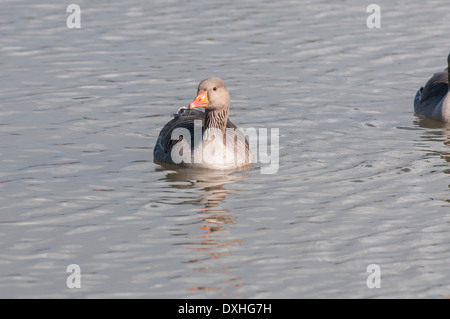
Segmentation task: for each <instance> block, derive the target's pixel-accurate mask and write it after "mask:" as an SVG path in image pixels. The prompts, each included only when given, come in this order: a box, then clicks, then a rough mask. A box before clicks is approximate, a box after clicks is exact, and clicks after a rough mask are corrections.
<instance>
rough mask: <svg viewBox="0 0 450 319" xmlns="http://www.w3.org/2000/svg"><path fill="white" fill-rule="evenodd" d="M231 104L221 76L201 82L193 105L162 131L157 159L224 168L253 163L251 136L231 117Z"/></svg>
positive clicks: (177, 114)
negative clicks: (202, 109)
mask: <svg viewBox="0 0 450 319" xmlns="http://www.w3.org/2000/svg"><path fill="white" fill-rule="evenodd" d="M229 107H230V95H229V93H228V90H227V88H226V86H225V83H224V82H223V81H222V80H221V79H219V78H208V79H205V80H203V81H201V82H200V84H199V86H198V90H197V97H196V98H195V99H194V101H192V103H190V104H189V108H186V107H184V108H180V109H179V110H178V112H177V113H176V114H174V119H173V120H171V121H169V122H168V123H167V124H166V125H165V126H164V127H163V129H162V130H161V132H160V133H159V136H158V139H157V141H156V145H155V148H154V151H153V159H154V162H155V163H157V164H163V165H169V166H176V167H189V168H202V169H203V168H208V169H220V170H228V169H239V168H247V167H250V166H252V163H253V155H252V153H251V150H250V147H249V144H248V141H247V139H246V138H245V136H244V135H243V133H242V132H241V131H240V130H238V129H237V127H236V126H235V125H234V124H233V123H231V121H230V120H228V111H229ZM199 108H204V109H205V112H202V111H200V110H198V109H199Z"/></svg>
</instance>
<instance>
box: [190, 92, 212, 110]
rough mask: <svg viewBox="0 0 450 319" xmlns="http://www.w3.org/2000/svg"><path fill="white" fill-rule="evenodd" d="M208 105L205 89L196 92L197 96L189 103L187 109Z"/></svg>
mask: <svg viewBox="0 0 450 319" xmlns="http://www.w3.org/2000/svg"><path fill="white" fill-rule="evenodd" d="M208 105H209V101H208V93H207V92H206V91H202V92H198V94H197V97H196V98H195V99H194V101H192V103H191V104H189V109H197V108H200V107H207V106H208Z"/></svg>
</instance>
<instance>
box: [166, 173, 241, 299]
mask: <svg viewBox="0 0 450 319" xmlns="http://www.w3.org/2000/svg"><path fill="white" fill-rule="evenodd" d="M249 176H250V174H248V173H246V172H245V171H238V170H232V171H213V170H200V169H178V170H175V171H173V170H169V171H167V173H166V175H165V180H166V182H167V184H168V185H170V187H173V188H174V189H176V190H184V191H186V190H187V191H189V192H190V193H191V194H194V198H189V199H186V200H183V201H182V202H177V203H176V205H194V206H196V207H198V214H199V217H198V218H199V219H200V224H199V229H200V230H201V235H200V236H199V235H198V232H196V233H195V234H194V235H192V234H188V235H187V237H189V238H190V239H191V241H190V242H189V244H187V245H185V248H186V249H190V250H195V251H196V252H199V253H200V257H198V256H197V257H195V258H189V259H188V260H187V261H186V263H192V264H194V265H195V267H194V270H195V271H200V272H208V273H214V272H223V271H226V270H227V267H219V268H214V267H212V266H211V265H210V264H209V263H208V260H215V259H218V258H220V257H222V256H226V255H229V254H231V252H232V249H231V247H233V246H235V245H237V244H240V243H241V242H242V240H241V239H239V238H230V236H227V237H226V238H222V237H221V236H220V234H219V232H220V231H223V230H226V229H227V225H234V224H236V215H235V214H234V213H233V212H231V211H230V210H229V209H227V208H223V207H221V204H222V203H223V202H224V201H225V200H226V198H227V195H228V194H229V193H230V192H233V194H234V195H235V196H236V195H237V193H236V192H237V191H236V190H232V185H233V184H235V183H242V182H244V179H245V178H248V177H249ZM178 192H179V191H178ZM192 239H194V241H193V242H192ZM200 262H201V263H202V265H201V266H200V267H199V266H198V265H197V264H199V263H200ZM205 262H206V264H205ZM236 280H238V278H233V281H236ZM219 289H221V287H213V286H200V285H195V286H194V287H190V288H189V289H188V290H190V291H196V290H199V291H204V290H219Z"/></svg>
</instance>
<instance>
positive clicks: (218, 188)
mask: <svg viewBox="0 0 450 319" xmlns="http://www.w3.org/2000/svg"><path fill="white" fill-rule="evenodd" d="M248 176H249V174H248V173H242V171H237V170H231V171H213V170H201V169H186V168H184V169H179V170H176V171H167V173H166V176H165V180H166V181H167V182H168V184H169V185H170V187H172V188H175V189H181V190H191V191H190V192H189V193H190V195H192V194H195V196H194V198H192V196H190V197H189V198H186V199H183V200H182V201H180V202H178V203H177V205H187V204H191V205H196V206H199V207H200V211H201V212H202V213H204V214H211V213H222V214H223V213H229V210H228V209H222V208H220V204H221V203H222V202H223V201H224V200H225V199H226V197H227V195H228V193H229V190H228V189H227V187H226V185H231V184H233V183H237V182H238V181H240V180H242V179H244V178H246V177H248ZM215 218H216V219H217V221H218V222H223V223H234V217H232V215H220V216H216V217H214V218H212V216H210V217H209V218H208V220H210V221H213V220H214V219H215Z"/></svg>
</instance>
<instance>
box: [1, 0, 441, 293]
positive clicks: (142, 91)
mask: <svg viewBox="0 0 450 319" xmlns="http://www.w3.org/2000/svg"><path fill="white" fill-rule="evenodd" d="M77 4H79V5H80V7H81V12H82V15H81V29H68V28H67V27H66V18H67V17H68V15H69V13H67V12H66V7H67V5H68V3H67V4H62V3H61V2H60V1H50V0H47V1H46V2H45V3H30V2H29V1H18V0H15V1H1V2H0V86H1V90H0V105H1V108H0V135H1V137H0V138H1V143H0V163H1V165H0V203H1V206H0V223H1V224H0V297H3V298H5V297H7V298H11V297H12V298H132V297H135V298H222V297H226V298H333V297H339V298H379V297H387V298H409V297H412V298H446V297H448V296H449V295H450V268H449V264H450V249H449V242H450V232H449V226H450V224H449V223H450V215H449V207H450V193H449V186H450V185H449V184H450V182H449V173H450V168H449V162H450V151H449V145H450V127H448V126H445V125H440V124H437V123H432V122H427V121H421V120H419V119H417V118H416V117H414V114H413V98H414V95H415V93H416V91H417V89H418V88H419V87H420V86H422V85H424V84H425V82H426V81H427V80H428V78H429V76H431V75H432V74H433V73H434V72H437V71H440V70H442V69H444V68H445V66H446V65H445V64H446V58H447V55H448V53H449V49H448V46H446V45H444V44H443V43H444V41H445V40H446V39H448V32H449V30H450V10H448V9H449V3H448V1H447V0H434V1H427V2H426V3H424V2H423V1H415V2H414V3H411V1H400V0H399V1H384V0H383V1H378V2H377V4H379V5H380V7H381V10H382V11H381V28H380V29H368V28H367V26H366V19H367V17H368V15H369V13H366V7H367V5H368V4H369V3H367V4H363V3H361V2H360V1H351V0H347V1H340V2H335V1H328V0H327V1H317V0H314V1H309V0H308V1H302V2H297V1H276V2H273V1H251V0H244V1H240V2H239V3H236V2H231V1H229V2H221V3H214V2H210V1H195V2H194V1H192V2H183V3H181V2H178V1H151V3H150V2H142V1H134V0H128V1H122V2H120V3H119V2H114V3H112V2H106V1H105V2H102V1H100V2H96V3H95V4H94V3H92V2H89V1H78V2H77ZM209 76H220V77H222V78H223V79H224V80H225V82H226V84H227V86H228V89H229V91H230V95H231V98H232V105H231V111H230V119H231V120H232V121H233V122H234V123H235V124H236V125H238V126H240V127H244V128H248V127H254V128H256V129H259V128H268V129H271V128H279V130H280V159H279V160H280V166H279V169H278V172H277V173H276V174H271V175H267V174H261V167H264V165H263V164H261V163H258V164H257V165H256V167H254V168H252V169H248V170H244V171H239V172H235V173H220V172H206V171H205V172H201V173H198V172H193V171H173V170H165V169H163V168H161V167H160V166H158V165H155V164H153V158H152V156H153V155H152V151H153V146H154V143H155V141H156V137H157V136H158V133H159V130H160V129H161V128H162V126H163V125H164V124H165V123H166V122H167V121H169V120H170V118H171V117H170V115H171V114H172V113H173V112H175V111H176V110H177V109H178V108H179V107H180V106H183V105H186V104H187V103H189V102H190V101H191V100H192V99H193V98H194V97H195V93H196V87H197V85H198V83H199V82H200V80H202V79H204V78H206V77H209ZM69 264H78V265H79V266H80V268H81V289H69V288H67V286H66V279H67V277H68V276H69V273H67V272H66V268H67V266H68V265H69ZM370 264H377V265H379V266H380V269H381V288H379V289H376V288H374V289H369V288H368V287H367V285H366V280H367V278H368V276H369V275H370V273H368V272H366V269H367V267H368V266H369V265H370Z"/></svg>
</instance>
